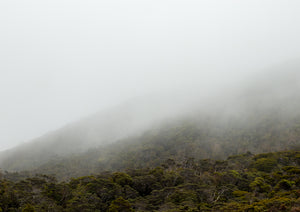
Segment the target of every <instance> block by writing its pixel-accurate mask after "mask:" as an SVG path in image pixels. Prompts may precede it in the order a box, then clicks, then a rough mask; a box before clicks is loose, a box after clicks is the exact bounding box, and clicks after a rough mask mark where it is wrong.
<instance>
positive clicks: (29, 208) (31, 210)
mask: <svg viewBox="0 0 300 212" xmlns="http://www.w3.org/2000/svg"><path fill="white" fill-rule="evenodd" d="M22 212H35V210H34V207H33V206H32V205H30V204H26V206H25V207H24V208H23V209H22Z"/></svg>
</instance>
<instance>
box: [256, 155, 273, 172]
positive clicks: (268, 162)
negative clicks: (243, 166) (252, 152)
mask: <svg viewBox="0 0 300 212" xmlns="http://www.w3.org/2000/svg"><path fill="white" fill-rule="evenodd" d="M276 164H277V162H276V160H275V159H274V158H260V159H257V160H256V161H255V162H254V164H253V167H254V168H256V169H257V170H259V171H263V172H270V171H272V169H273V168H274V167H275V166H276Z"/></svg>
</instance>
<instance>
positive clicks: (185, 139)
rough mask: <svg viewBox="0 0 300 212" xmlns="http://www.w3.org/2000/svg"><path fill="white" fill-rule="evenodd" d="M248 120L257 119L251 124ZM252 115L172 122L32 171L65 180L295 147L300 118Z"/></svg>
mask: <svg viewBox="0 0 300 212" xmlns="http://www.w3.org/2000/svg"><path fill="white" fill-rule="evenodd" d="M253 117H259V118H258V119H255V120H254V119H253ZM253 117H252V119H253V120H251V119H248V121H247V123H246V124H245V122H244V121H243V122H240V121H238V120H234V119H233V120H231V121H228V122H227V123H226V124H224V123H222V124H220V123H216V122H215V121H212V120H206V121H205V122H203V121H201V122H197V121H191V119H188V120H180V121H177V122H176V121H174V120H173V121H170V123H171V124H166V125H165V126H158V127H157V129H155V130H151V131H148V132H146V133H144V134H143V135H142V136H137V137H130V138H128V139H124V140H121V141H119V142H116V143H114V144H111V145H108V146H106V147H101V148H95V149H91V150H89V151H88V152H86V153H82V154H77V155H73V156H70V157H66V158H54V159H53V160H50V161H49V162H47V163H45V164H44V165H42V166H40V167H39V168H37V169H34V172H36V173H45V174H48V175H55V176H56V177H57V178H58V179H68V178H70V177H79V176H85V175H89V174H93V173H98V172H103V171H123V170H125V169H128V168H133V169H140V168H144V167H156V166H158V165H160V164H161V163H162V162H163V161H165V160H167V159H169V158H172V159H174V160H176V161H184V160H186V158H195V159H196V160H199V159H205V158H211V159H225V158H226V157H228V156H230V155H234V154H242V153H245V152H247V151H250V152H252V153H263V152H273V151H281V150H287V149H296V148H298V147H297V146H299V144H300V143H299V141H300V119H299V118H297V117H295V118H294V119H289V120H288V121H286V120H284V119H282V118H278V117H276V116H275V115H274V116H273V117H272V118H271V116H268V117H262V116H253ZM18 161H20V160H15V161H14V162H15V163H18ZM21 162H22V161H21ZM31 171H33V170H31Z"/></svg>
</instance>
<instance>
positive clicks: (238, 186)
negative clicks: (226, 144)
mask: <svg viewBox="0 0 300 212" xmlns="http://www.w3.org/2000/svg"><path fill="white" fill-rule="evenodd" d="M14 175H16V173H15V174H14ZM12 176H13V175H11V174H9V173H6V174H2V176H1V177H2V179H1V180H0V211H72V212H76V211H78V212H82V211H124V212H126V211H169V212H171V211H174V212H175V211H299V210H300V152H299V151H284V152H276V153H265V154H258V155H253V154H251V153H250V152H248V153H246V154H242V155H236V156H231V157H229V158H228V159H227V160H211V159H205V160H195V159H192V158H189V159H186V160H183V161H176V160H173V159H168V160H166V161H165V162H164V163H162V164H161V166H158V167H155V168H143V169H129V170H127V171H125V172H105V173H100V174H97V175H91V176H85V177H80V178H72V179H71V180H69V181H67V182H57V181H56V180H55V178H53V177H49V176H46V175H37V176H35V177H31V178H27V179H24V180H20V181H11V180H10V179H11V177H12Z"/></svg>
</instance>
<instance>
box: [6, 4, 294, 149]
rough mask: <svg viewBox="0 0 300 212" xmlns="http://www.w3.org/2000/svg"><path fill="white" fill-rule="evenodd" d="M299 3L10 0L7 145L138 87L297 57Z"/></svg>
mask: <svg viewBox="0 0 300 212" xmlns="http://www.w3.org/2000/svg"><path fill="white" fill-rule="evenodd" d="M299 11H300V1H297V0H226V1H224V0H220V1H215V0H207V1H202V0H196V1H192V0H180V1H179V0H169V1H168V0H119V1H117V0H110V1H108V0H107V1H104V0H86V1H82V0H81V1H79V0H51V1H45V0H26V1H24V0H2V1H1V2H0V150H1V149H5V148H8V147H12V146H14V145H16V144H18V143H20V142H24V141H27V140H30V139H32V138H34V137H37V136H39V135H42V134H44V133H45V132H47V131H49V130H53V129H56V128H59V127H61V126H63V125H64V124H66V123H68V122H71V121H74V120H77V119H79V118H81V117H84V116H86V115H88V114H90V113H94V112H96V111H98V110H101V109H103V108H107V107H109V106H111V105H115V104H118V103H119V102H122V101H124V100H127V99H130V98H133V97H135V96H140V95H144V94H146V93H151V92H159V91H162V90H170V89H173V88H178V87H185V86H188V85H189V86H190V85H197V84H205V85H207V86H209V85H216V84H222V83H223V82H227V83H228V82H233V81H238V80H239V79H242V78H243V77H245V76H248V75H250V74H254V73H255V72H258V71H260V70H263V69H264V68H266V67H268V66H270V65H274V64H277V63H281V62H285V61H286V60H290V59H295V58H296V59H297V58H299V55H300V39H299V35H300V12H299ZM207 88H209V87H207Z"/></svg>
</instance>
